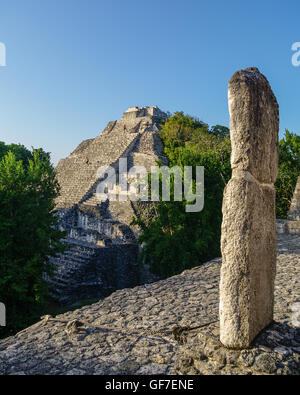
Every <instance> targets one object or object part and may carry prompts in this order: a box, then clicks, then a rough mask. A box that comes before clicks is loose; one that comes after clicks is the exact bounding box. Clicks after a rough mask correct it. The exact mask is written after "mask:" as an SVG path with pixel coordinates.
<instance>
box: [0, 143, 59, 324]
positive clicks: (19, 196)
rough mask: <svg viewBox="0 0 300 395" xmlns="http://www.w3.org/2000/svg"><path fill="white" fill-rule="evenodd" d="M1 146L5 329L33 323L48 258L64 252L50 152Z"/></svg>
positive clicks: (0, 267)
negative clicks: (56, 214) (57, 215)
mask: <svg viewBox="0 0 300 395" xmlns="http://www.w3.org/2000/svg"><path fill="white" fill-rule="evenodd" d="M8 147H9V148H7V146H5V145H3V144H0V149H1V154H0V156H2V158H0V202H1V204H0V301H1V302H3V303H4V304H5V305H6V309H7V328H6V329H8V330H11V329H12V330H17V329H19V328H23V327H24V326H26V325H28V324H30V323H31V322H32V319H33V316H34V312H35V311H36V310H37V309H39V307H40V306H41V305H42V303H43V301H44V297H45V296H46V295H47V287H46V284H45V282H44V279H43V274H44V273H47V272H48V273H50V266H49V265H48V260H49V256H55V255H56V254H57V253H58V252H59V251H63V248H64V246H63V244H62V243H61V241H60V240H61V238H62V237H63V236H64V233H63V232H60V231H59V230H57V227H56V225H57V218H56V216H55V214H54V199H55V197H56V196H57V195H58V193H59V185H58V183H57V181H56V178H55V172H54V169H53V167H52V165H51V163H50V158H49V154H46V153H45V152H44V151H42V150H32V151H29V150H27V149H26V148H25V147H23V146H21V145H12V146H8Z"/></svg>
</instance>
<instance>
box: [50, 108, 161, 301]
mask: <svg viewBox="0 0 300 395" xmlns="http://www.w3.org/2000/svg"><path fill="white" fill-rule="evenodd" d="M165 118H166V114H165V113H164V112H162V111H161V110H160V109H159V108H158V107H157V106H153V107H132V108H129V109H128V110H127V111H126V112H125V113H124V114H123V116H122V118H121V119H120V120H119V121H113V122H109V123H108V125H107V127H106V128H105V129H104V131H103V132H102V133H101V134H100V135H99V136H97V137H95V138H94V139H90V140H85V141H83V142H82V143H81V144H80V145H79V146H78V147H77V148H76V149H75V150H74V152H72V153H71V155H70V156H69V157H67V158H66V159H62V160H60V162H59V163H58V165H57V167H56V173H57V178H58V181H59V184H60V186H61V194H60V196H59V197H58V199H57V201H56V209H57V213H58V215H59V227H60V229H61V230H65V231H66V232H67V239H66V243H67V244H68V246H69V247H68V250H67V252H66V253H65V254H62V255H61V256H60V257H59V258H55V259H53V258H52V259H51V262H52V264H53V265H54V266H55V268H56V275H55V277H54V278H53V279H52V280H50V279H48V281H49V283H51V284H52V286H53V288H54V291H53V293H52V295H53V296H54V297H55V298H56V299H57V300H59V301H60V302H63V303H71V302H72V301H76V300H80V299H82V298H93V297H103V296H106V295H108V294H109V293H111V292H112V291H113V290H115V289H119V288H124V287H130V286H134V285H137V284H139V283H143V282H148V281H152V280H153V278H154V277H153V276H151V275H150V273H147V272H145V271H141V270H140V269H139V268H138V267H137V264H136V261H137V259H136V258H137V253H138V247H137V245H136V237H137V229H136V227H134V226H131V225H130V223H131V221H132V218H133V216H134V215H135V214H136V208H137V207H136V204H134V203H133V202H131V201H129V200H127V201H112V200H108V199H107V200H106V201H104V202H100V201H99V200H98V199H97V196H96V190H97V185H98V183H99V181H100V179H99V178H98V177H97V170H98V169H99V167H100V166H111V167H113V168H114V169H115V171H116V175H117V179H118V176H119V159H120V158H126V160H127V167H128V170H129V169H130V168H131V167H132V166H139V165H142V166H144V167H145V168H146V169H147V171H150V169H151V166H155V165H156V162H157V161H158V160H160V161H161V162H163V163H165V162H166V159H165V158H164V157H163V155H162V153H163V145H162V142H161V140H160V138H159V136H158V132H159V129H160V123H161V121H162V120H163V119H165ZM112 273H118V275H115V276H113V275H112Z"/></svg>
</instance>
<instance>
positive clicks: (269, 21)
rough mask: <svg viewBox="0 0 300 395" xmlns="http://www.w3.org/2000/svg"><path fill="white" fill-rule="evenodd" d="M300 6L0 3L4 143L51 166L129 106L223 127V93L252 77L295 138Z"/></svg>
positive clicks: (263, 0)
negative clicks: (256, 73)
mask: <svg viewBox="0 0 300 395" xmlns="http://www.w3.org/2000/svg"><path fill="white" fill-rule="evenodd" d="M299 15H300V2H299V0H286V1H283V0H260V1H258V0H252V1H248V2H246V1H242V0H227V1H224V0H209V1H203V0H151V1H150V0H147V1H146V0H126V1H125V0H0V42H2V43H4V44H5V45H6V49H7V66H6V67H0V141H5V142H6V143H11V142H15V143H18V142H20V143H22V144H24V145H26V146H27V147H31V146H34V147H40V146H41V147H43V148H44V149H45V150H46V151H50V152H51V153H52V158H53V161H54V162H55V163H56V162H57V161H58V159H60V158H62V157H66V156H67V155H68V154H69V153H70V152H71V151H72V150H73V149H74V148H75V147H76V146H77V145H78V144H79V143H80V142H81V141H82V140H84V139H87V138H92V137H95V136H96V135H98V134H99V133H100V131H101V130H102V129H103V128H104V127H105V126H106V124H107V122H109V121H111V120H114V119H119V118H120V117H121V115H122V113H123V112H124V111H125V110H126V109H127V108H128V107H130V106H142V105H149V106H151V105H154V104H157V105H158V106H159V107H160V108H161V109H163V110H165V111H171V112H174V111H181V110H182V111H184V112H186V113H188V114H191V115H194V116H198V117H199V118H200V119H202V120H203V121H205V122H207V123H209V124H210V125H214V124H223V125H227V126H228V124H229V115H228V106H227V85H228V80H229V78H230V77H231V76H232V74H233V73H234V72H235V71H236V70H239V69H241V68H245V67H248V66H257V67H259V69H260V70H261V72H263V73H264V74H265V75H266V76H267V78H268V79H269V81H270V83H271V86H272V88H273V90H274V92H275V94H276V96H277V98H278V102H279V105H280V116H281V123H280V131H281V134H282V132H283V131H284V129H285V128H288V129H290V130H291V131H294V132H296V133H298V134H300V120H299V99H300V67H293V65H292V63H291V57H292V54H293V52H292V51H291V46H292V44H293V43H294V42H297V41H300V29H299Z"/></svg>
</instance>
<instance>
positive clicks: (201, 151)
mask: <svg viewBox="0 0 300 395" xmlns="http://www.w3.org/2000/svg"><path fill="white" fill-rule="evenodd" d="M225 129H226V128H225ZM225 129H222V127H220V126H218V130H217V129H212V130H211V129H209V127H208V125H207V124H205V123H204V122H201V121H199V120H198V119H195V118H193V117H191V116H186V115H184V113H182V112H178V113H175V114H174V115H173V116H172V117H170V118H168V119H167V120H166V122H165V123H164V124H163V125H162V129H161V132H160V136H161V138H162V141H163V143H164V147H165V154H166V156H167V157H168V159H169V165H170V167H172V166H180V167H181V168H182V169H183V167H184V166H204V168H205V185H204V190H205V205H204V209H203V210H202V211H201V212H199V213H187V212H186V210H185V206H186V204H187V203H188V202H186V201H185V200H184V201H182V202H176V201H173V200H172V197H173V194H171V201H170V202H163V201H160V202H158V203H157V204H155V205H151V206H150V209H149V212H150V213H148V212H146V211H145V207H143V209H142V210H141V212H140V213H139V216H138V218H137V219H136V220H135V221H134V223H135V224H138V225H139V227H140V228H141V230H142V232H141V236H140V237H139V242H140V243H141V244H142V246H143V248H142V253H141V256H140V260H141V261H143V262H144V263H147V264H149V265H150V269H151V270H152V272H154V273H156V274H158V275H160V276H162V277H168V276H170V275H174V274H177V273H180V272H181V271H182V270H185V269H188V268H191V267H193V266H197V265H199V264H201V263H203V262H206V261H207V260H209V259H211V258H214V257H216V256H218V255H219V254H220V230H221V221H222V212H221V207H222V198H223V190H224V187H225V185H226V183H227V182H228V180H229V179H230V174H231V169H230V141H229V139H228V138H227V137H226V135H225V134H226V133H225ZM220 131H221V132H220ZM194 182H195V180H194ZM173 184H174V180H173V179H172V182H171V192H173V191H172V186H173Z"/></svg>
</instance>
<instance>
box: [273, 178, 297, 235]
mask: <svg viewBox="0 0 300 395" xmlns="http://www.w3.org/2000/svg"><path fill="white" fill-rule="evenodd" d="M277 231H278V232H279V233H289V234H297V233H298V234H300V176H299V178H298V181H297V185H296V189H295V193H294V196H293V199H292V202H291V207H290V211H289V215H288V219H287V220H285V219H279V220H277Z"/></svg>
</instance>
